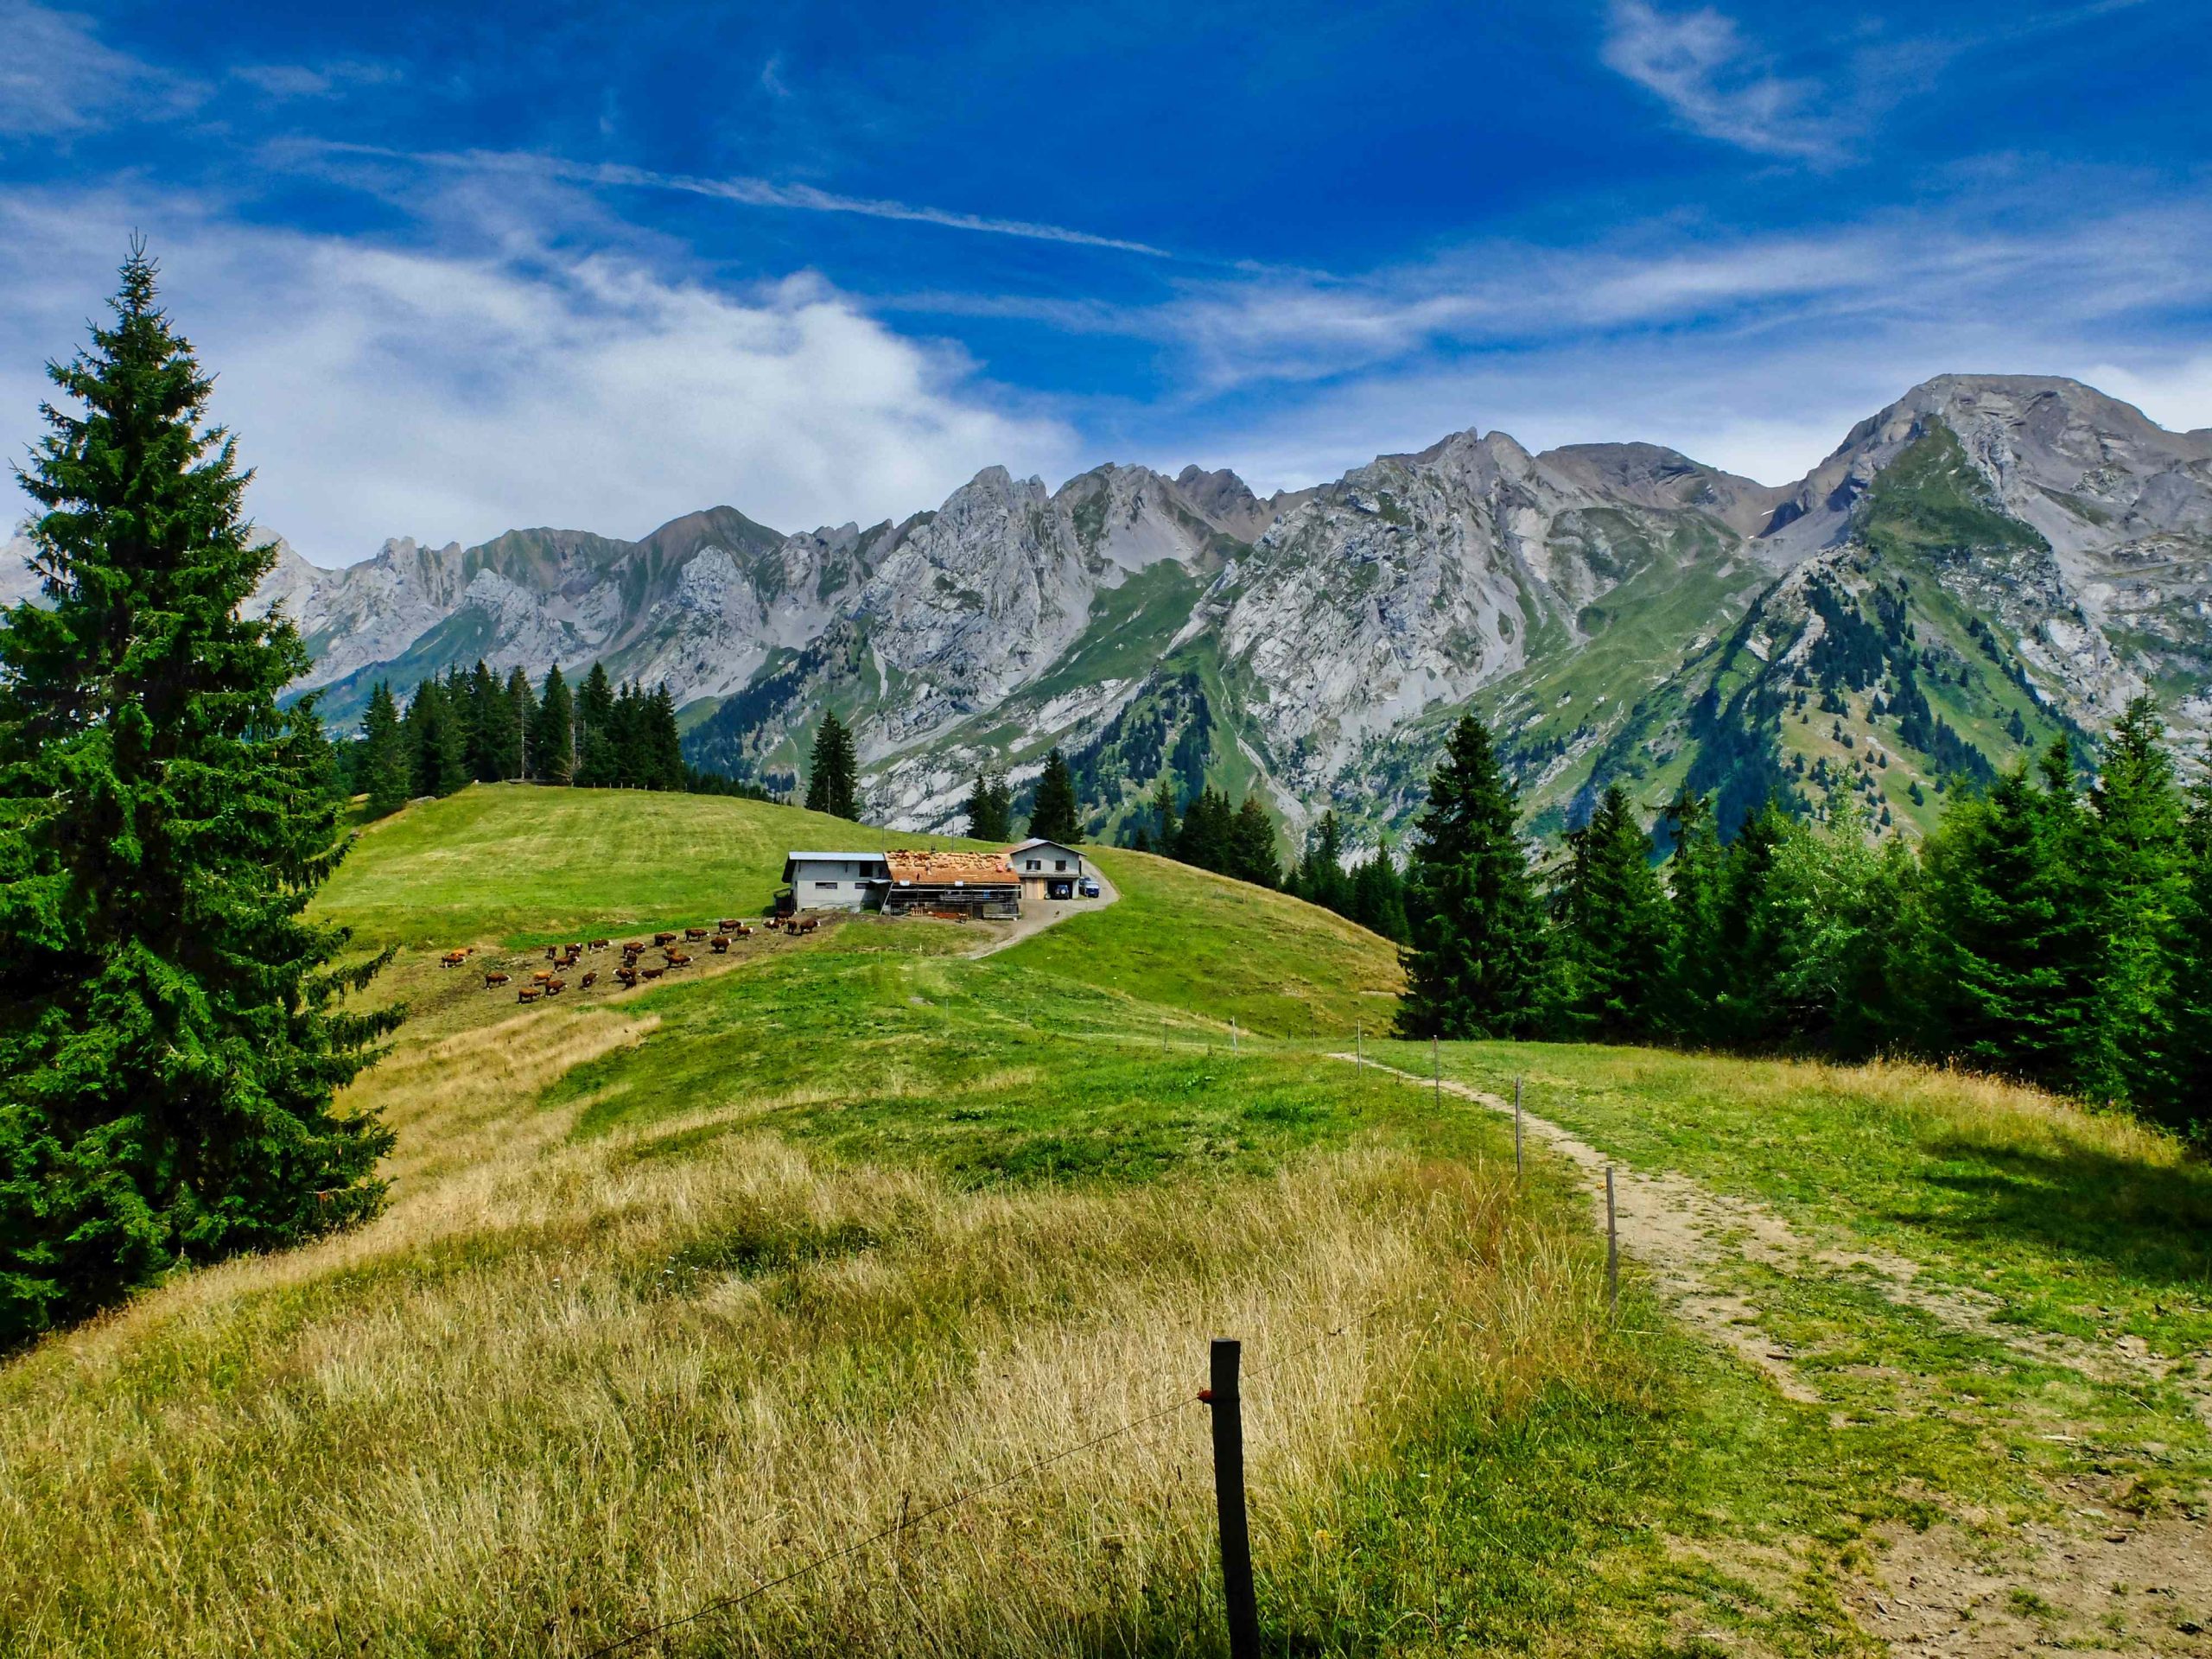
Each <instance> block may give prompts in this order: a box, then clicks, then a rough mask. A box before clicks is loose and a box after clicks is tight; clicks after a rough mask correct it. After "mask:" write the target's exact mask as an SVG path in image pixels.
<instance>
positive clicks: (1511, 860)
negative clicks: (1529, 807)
mask: <svg viewBox="0 0 2212 1659" xmlns="http://www.w3.org/2000/svg"><path fill="white" fill-rule="evenodd" d="M1519 816H1520V811H1519V807H1518V804H1517V803H1516V799H1515V796H1514V791H1513V786H1512V785H1511V784H1510V783H1509V782H1508V781H1507V779H1506V777H1505V773H1504V771H1503V768H1502V767H1500V766H1499V765H1498V762H1497V751H1496V750H1495V749H1494V748H1493V747H1492V746H1491V735H1490V732H1489V729H1488V728H1486V727H1484V724H1483V723H1482V721H1479V720H1478V719H1477V718H1476V717H1475V716H1474V715H1462V716H1461V717H1460V720H1459V724H1458V725H1457V726H1455V727H1454V728H1452V736H1451V739H1450V741H1449V742H1448V743H1447V744H1446V747H1445V753H1444V758H1443V760H1440V762H1439V763H1438V764H1437V767H1436V770H1435V771H1434V772H1433V773H1432V774H1431V775H1430V777H1429V784H1428V804H1427V807H1426V808H1425V809H1424V810H1422V812H1421V816H1420V817H1418V818H1417V819H1415V820H1414V829H1415V832H1416V835H1417V836H1418V839H1416V840H1415V842H1414V848H1413V855H1412V860H1411V863H1410V867H1409V868H1408V872H1407V882H1406V886H1407V896H1406V909H1407V912H1408V922H1409V923H1410V931H1411V932H1412V935H1413V944H1412V945H1411V947H1410V948H1409V949H1408V950H1405V951H1403V952H1402V960H1403V961H1404V963H1405V968H1406V988H1405V991H1404V993H1403V995H1402V998H1401V1000H1400V1002H1399V1005H1398V1028H1399V1030H1400V1031H1401V1032H1402V1033H1403V1034H1405V1035H1406V1036H1408V1037H1431V1036H1437V1037H1449V1038H1453V1039H1460V1038H1481V1037H1522V1036H1526V1035H1528V1034H1529V1033H1530V1032H1531V1031H1532V1030H1533V1029H1534V1026H1535V1017H1536V1007H1537V996H1538V993H1539V990H1540V988H1541V981H1542V972H1543V957H1544V926H1543V917H1542V913H1541V909H1540V907H1539V906H1538V903H1537V899H1536V893H1535V884H1534V883H1533V882H1532V881H1531V880H1530V879H1529V863H1528V860H1527V859H1526V857H1524V856H1523V855H1522V850H1521V843H1520V841H1519V839H1518V838H1517V837H1516V835H1515V833H1514V830H1515V824H1516V821H1517V819H1518V818H1519Z"/></svg>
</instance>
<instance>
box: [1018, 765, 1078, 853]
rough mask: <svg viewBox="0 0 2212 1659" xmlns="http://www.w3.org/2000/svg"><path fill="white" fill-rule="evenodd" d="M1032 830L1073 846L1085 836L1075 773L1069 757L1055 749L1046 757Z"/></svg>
mask: <svg viewBox="0 0 2212 1659" xmlns="http://www.w3.org/2000/svg"><path fill="white" fill-rule="evenodd" d="M1029 833H1030V834H1031V835H1033V836H1043V837H1044V838H1045V839H1046V840H1047V841H1057V842H1059V843H1060V844H1061V845H1062V846H1064V847H1072V846H1074V845H1075V844H1076V843H1077V842H1079V841H1081V840H1082V839H1083V808H1082V805H1081V804H1080V803H1079V802H1077V799H1076V793H1075V773H1074V772H1071V771H1070V770H1069V769H1068V761H1067V757H1066V756H1065V755H1064V754H1062V753H1060V752H1059V751H1058V749H1054V750H1053V751H1052V753H1050V754H1047V755H1046V757H1045V772H1044V776H1042V777H1041V778H1039V779H1038V780H1037V798H1036V799H1035V800H1034V801H1033V802H1032V803H1031V804H1030V807H1029Z"/></svg>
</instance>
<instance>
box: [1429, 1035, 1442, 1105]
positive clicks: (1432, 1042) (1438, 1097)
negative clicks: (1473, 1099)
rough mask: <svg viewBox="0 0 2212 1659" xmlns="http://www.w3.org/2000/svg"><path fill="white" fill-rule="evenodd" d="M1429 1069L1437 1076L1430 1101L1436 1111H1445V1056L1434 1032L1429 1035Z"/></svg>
mask: <svg viewBox="0 0 2212 1659" xmlns="http://www.w3.org/2000/svg"><path fill="white" fill-rule="evenodd" d="M1428 1069H1429V1070H1430V1071H1432V1072H1433V1073H1434V1074H1435V1086H1434V1087H1433V1090H1431V1092H1430V1100H1431V1102H1432V1103H1433V1105H1434V1107H1435V1109H1437V1110H1439V1111H1441V1110H1442V1109H1444V1054H1443V1051H1442V1050H1440V1049H1439V1048H1438V1047H1437V1046H1436V1033H1434V1032H1433V1031H1432V1032H1431V1033H1428Z"/></svg>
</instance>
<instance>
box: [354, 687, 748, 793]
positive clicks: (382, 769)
mask: <svg viewBox="0 0 2212 1659" xmlns="http://www.w3.org/2000/svg"><path fill="white" fill-rule="evenodd" d="M340 770H341V779H342V781H343V783H344V784H345V785H346V787H347V789H348V790H349V791H350V792H352V793H354V794H359V795H365V796H366V797H367V798H368V799H367V810H368V813H369V816H370V817H384V816H385V814H386V813H389V812H393V811H397V810H398V809H399V807H400V806H402V805H403V804H405V803H406V802H408V801H409V800H411V799H415V798H418V797H421V796H425V795H450V794H452V793H454V791H456V790H459V789H461V788H462V787H463V786H464V785H467V784H470V783H487V784H488V783H501V782H511V781H512V782H530V783H541V784H555V785H576V786H577V787H579V788H585V789H658V790H676V791H690V792H692V793H694V794H727V795H747V796H751V797H753V798H759V799H766V798H767V797H766V792H765V791H761V790H759V789H756V788H753V787H752V786H750V785H743V784H739V783H735V782H734V781H732V780H731V779H727V778H721V777H719V776H717V775H715V774H713V773H707V772H698V771H696V770H695V769H694V768H692V767H691V766H688V765H686V764H685V762H684V759H683V740H682V738H681V736H680V734H678V732H677V723H676V699H675V697H674V696H673V695H672V694H671V692H670V690H669V689H668V686H667V684H666V683H662V684H660V685H658V686H655V687H654V688H653V689H652V690H645V687H643V686H642V685H639V684H635V683H626V684H624V685H622V686H620V687H619V688H618V687H617V686H616V685H615V684H614V683H613V681H612V680H611V679H610V678H609V677H608V676H607V670H606V668H605V667H604V666H603V665H602V664H598V663H594V664H592V666H591V671H590V672H588V674H586V675H585V677H584V679H583V683H582V685H581V686H579V687H577V688H576V689H575V690H574V691H571V690H569V684H568V682H567V681H566V680H565V679H564V678H563V677H562V673H561V668H560V664H557V663H556V664H554V665H553V666H552V667H550V668H549V669H548V670H547V671H546V672H545V678H544V680H543V683H542V684H540V685H539V686H538V687H537V689H535V690H533V689H532V688H531V683H530V678H529V677H528V676H527V675H525V674H524V672H523V671H522V670H521V669H520V668H516V669H515V670H514V671H512V672H511V673H510V674H509V675H508V676H507V677H506V678H505V680H504V681H502V680H501V679H500V678H499V676H498V675H497V674H495V673H493V671H492V670H491V669H489V668H488V667H486V665H485V664H483V663H482V662H481V661H479V662H478V663H477V664H476V666H475V668H474V671H465V670H463V669H461V667H460V666H458V665H455V666H454V667H453V668H452V669H450V670H448V671H447V674H446V676H445V677H444V678H443V679H442V680H441V679H439V678H437V677H435V676H432V677H429V678H427V679H424V680H423V681H422V682H421V683H419V684H418V685H416V688H415V695H414V696H413V698H412V699H411V700H410V702H409V703H408V705H407V710H406V712H405V714H404V715H403V714H402V713H401V712H400V710H399V705H398V702H397V699H396V698H395V697H394V696H393V695H392V690H391V685H390V684H389V683H384V682H379V683H378V684H377V685H376V686H375V687H374V688H373V689H372V690H371V692H370V694H369V706H368V710H367V712H366V713H365V715H363V716H362V719H361V734H360V736H359V739H358V740H357V741H354V742H353V743H351V744H349V745H347V746H346V748H345V750H344V751H343V758H342V761H341V768H340Z"/></svg>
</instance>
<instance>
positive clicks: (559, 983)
mask: <svg viewBox="0 0 2212 1659" xmlns="http://www.w3.org/2000/svg"><path fill="white" fill-rule="evenodd" d="M568 988H569V982H568V981H567V980H565V979H549V980H547V981H546V982H545V995H548V996H558V995H561V993H562V992H563V991H565V990H567V989H568Z"/></svg>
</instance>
